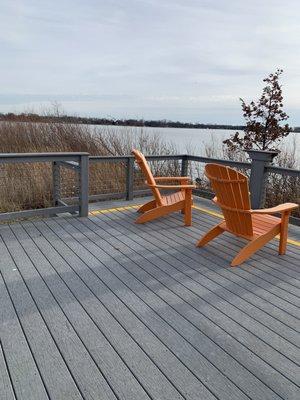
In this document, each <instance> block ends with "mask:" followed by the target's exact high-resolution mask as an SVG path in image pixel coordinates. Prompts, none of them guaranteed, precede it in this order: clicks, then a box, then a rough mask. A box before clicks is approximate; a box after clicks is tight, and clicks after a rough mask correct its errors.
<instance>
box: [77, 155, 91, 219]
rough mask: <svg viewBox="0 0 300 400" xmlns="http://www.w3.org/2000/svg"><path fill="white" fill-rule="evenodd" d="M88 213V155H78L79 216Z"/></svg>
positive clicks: (85, 215) (84, 215)
mask: <svg viewBox="0 0 300 400" xmlns="http://www.w3.org/2000/svg"><path fill="white" fill-rule="evenodd" d="M88 214H89V156H88V154H82V155H80V160H79V216H80V217H87V216H88Z"/></svg>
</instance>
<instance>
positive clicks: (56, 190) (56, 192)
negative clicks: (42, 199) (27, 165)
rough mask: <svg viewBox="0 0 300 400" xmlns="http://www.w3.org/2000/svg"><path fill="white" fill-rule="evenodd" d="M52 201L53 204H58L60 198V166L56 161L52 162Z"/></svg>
mask: <svg viewBox="0 0 300 400" xmlns="http://www.w3.org/2000/svg"><path fill="white" fill-rule="evenodd" d="M52 182H53V189H52V190H53V202H54V206H58V205H59V200H60V183H61V182H60V166H59V164H58V163H57V162H56V161H53V162H52Z"/></svg>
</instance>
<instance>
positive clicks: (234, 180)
mask: <svg viewBox="0 0 300 400" xmlns="http://www.w3.org/2000/svg"><path fill="white" fill-rule="evenodd" d="M205 175H206V176H207V177H208V178H209V180H210V183H211V186H212V189H213V191H214V192H215V194H216V197H215V198H214V199H213V201H214V203H215V204H217V205H218V206H219V207H220V208H221V209H222V212H223V215H224V220H223V221H222V222H221V223H220V224H218V225H216V226H215V227H214V228H212V229H211V230H210V231H209V232H207V233H206V234H205V235H204V236H203V237H202V238H201V239H200V240H199V241H198V243H197V246H198V247H201V246H204V245H205V244H207V243H208V242H210V241H211V240H212V239H214V238H215V237H217V236H218V235H220V234H221V233H223V232H224V231H228V232H230V233H232V234H234V235H236V236H240V237H242V238H244V239H248V240H249V241H250V242H249V243H248V244H247V245H246V246H245V247H244V248H243V249H242V250H241V251H240V252H239V253H238V254H237V255H236V257H235V258H234V259H233V261H232V263H231V265H232V266H236V265H239V264H241V263H242V262H244V261H245V260H247V259H248V258H249V257H250V256H251V255H252V254H253V253H255V252H256V251H257V250H259V249H260V248H261V247H262V246H264V245H265V244H266V243H268V242H269V241H270V240H271V239H273V238H274V237H275V236H276V235H278V234H280V242H279V254H285V252H286V243H287V234H288V222H289V216H290V213H291V211H292V210H293V209H296V208H298V205H297V204H294V203H285V204H281V205H279V206H276V207H272V208H265V209H261V210H252V209H251V205H250V196H249V187H248V179H247V177H246V176H245V175H243V174H242V173H240V172H237V171H235V170H234V169H232V168H229V167H225V166H223V165H219V164H207V165H206V167H205ZM277 213H280V214H281V218H278V217H276V216H273V215H271V214H277Z"/></svg>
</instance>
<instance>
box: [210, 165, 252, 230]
mask: <svg viewBox="0 0 300 400" xmlns="http://www.w3.org/2000/svg"><path fill="white" fill-rule="evenodd" d="M205 175H206V176H207V177H208V178H209V180H210V182H211V186H212V189H213V191H214V192H215V194H216V197H217V204H218V205H219V206H220V207H221V209H222V212H223V215H224V218H225V221H226V225H227V228H228V229H229V230H230V231H232V232H233V233H235V234H237V235H241V236H252V235H253V226H252V218H251V214H250V213H247V212H245V211H247V210H250V209H251V203H250V196H249V185H248V178H247V177H246V176H245V175H244V174H242V173H241V172H238V171H236V170H234V169H232V168H229V167H226V166H224V165H219V164H207V165H206V166H205Z"/></svg>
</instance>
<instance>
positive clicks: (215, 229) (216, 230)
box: [196, 224, 224, 247]
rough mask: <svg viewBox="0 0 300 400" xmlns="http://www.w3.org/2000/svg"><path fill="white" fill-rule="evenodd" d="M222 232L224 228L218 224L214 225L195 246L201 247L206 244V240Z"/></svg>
mask: <svg viewBox="0 0 300 400" xmlns="http://www.w3.org/2000/svg"><path fill="white" fill-rule="evenodd" d="M223 232H224V229H223V228H221V227H220V224H218V225H216V226H214V227H213V228H212V229H211V230H209V231H208V232H207V233H206V234H205V235H204V236H202V238H201V239H200V240H199V241H198V242H197V244H196V246H197V247H202V246H204V245H206V244H207V243H208V242H210V241H211V240H213V239H214V238H216V237H217V236H219V235H221V233H223Z"/></svg>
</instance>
